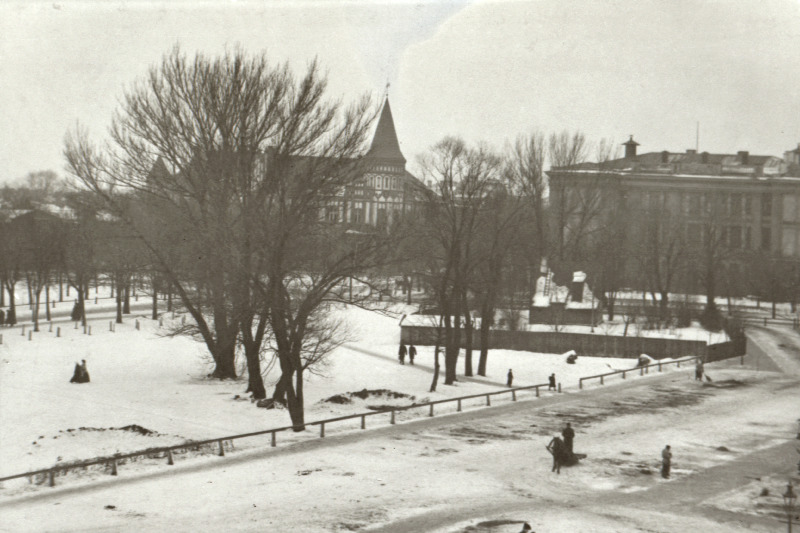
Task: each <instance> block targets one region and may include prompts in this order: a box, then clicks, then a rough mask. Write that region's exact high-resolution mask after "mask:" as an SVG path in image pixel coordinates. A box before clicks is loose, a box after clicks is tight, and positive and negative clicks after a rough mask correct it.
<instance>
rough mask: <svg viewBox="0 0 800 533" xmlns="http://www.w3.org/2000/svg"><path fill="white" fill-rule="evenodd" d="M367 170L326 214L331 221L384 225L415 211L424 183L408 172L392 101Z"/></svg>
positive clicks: (367, 160) (386, 108)
mask: <svg viewBox="0 0 800 533" xmlns="http://www.w3.org/2000/svg"><path fill="white" fill-rule="evenodd" d="M363 168H364V169H365V170H364V174H363V176H361V177H360V178H359V179H358V180H356V181H355V183H354V184H353V185H352V186H349V187H347V188H346V190H343V191H341V192H340V194H339V195H338V196H337V197H336V198H334V199H331V201H330V203H329V205H328V207H327V208H326V210H325V213H324V216H325V218H326V219H327V220H329V221H331V222H344V223H348V224H355V225H358V224H367V225H372V226H383V225H387V224H391V222H392V220H394V219H395V218H396V217H397V216H398V215H399V214H400V213H403V212H405V211H408V210H410V209H411V208H412V206H413V205H414V203H415V201H416V199H417V198H418V195H419V191H420V187H422V183H421V182H420V181H419V180H418V179H417V178H416V177H414V175H412V174H411V173H410V172H408V171H407V170H406V158H405V157H403V153H402V152H401V151H400V143H399V142H398V140H397V133H396V132H395V128H394V119H393V118H392V110H391V108H390V106H389V99H388V98H387V99H386V101H385V102H384V104H383V109H382V110H381V116H380V118H379V120H378V125H377V127H376V128H375V135H374V136H373V138H372V144H371V145H370V149H369V151H368V152H367V154H366V155H365V156H364V167H363Z"/></svg>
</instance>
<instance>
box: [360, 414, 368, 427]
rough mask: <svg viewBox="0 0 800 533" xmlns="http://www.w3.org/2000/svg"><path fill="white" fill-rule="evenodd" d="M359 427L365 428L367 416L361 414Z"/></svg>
mask: <svg viewBox="0 0 800 533" xmlns="http://www.w3.org/2000/svg"><path fill="white" fill-rule="evenodd" d="M361 429H367V417H366V416H365V415H361Z"/></svg>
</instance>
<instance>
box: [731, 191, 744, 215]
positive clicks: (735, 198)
mask: <svg viewBox="0 0 800 533" xmlns="http://www.w3.org/2000/svg"><path fill="white" fill-rule="evenodd" d="M730 206H731V216H734V217H740V216H742V195H741V194H731V204H730Z"/></svg>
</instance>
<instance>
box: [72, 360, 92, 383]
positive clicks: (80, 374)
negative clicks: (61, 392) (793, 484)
mask: <svg viewBox="0 0 800 533" xmlns="http://www.w3.org/2000/svg"><path fill="white" fill-rule="evenodd" d="M69 382H70V383H89V370H87V368H86V359H81V362H80V363H75V371H74V372H73V373H72V379H71V380H69Z"/></svg>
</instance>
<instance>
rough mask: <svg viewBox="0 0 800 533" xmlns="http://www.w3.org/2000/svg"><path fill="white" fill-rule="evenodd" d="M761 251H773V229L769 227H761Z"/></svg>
mask: <svg viewBox="0 0 800 533" xmlns="http://www.w3.org/2000/svg"><path fill="white" fill-rule="evenodd" d="M761 249H762V250H771V249H772V228H770V227H769V226H762V227H761Z"/></svg>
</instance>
